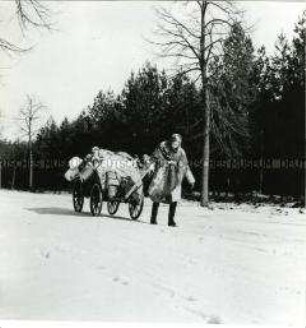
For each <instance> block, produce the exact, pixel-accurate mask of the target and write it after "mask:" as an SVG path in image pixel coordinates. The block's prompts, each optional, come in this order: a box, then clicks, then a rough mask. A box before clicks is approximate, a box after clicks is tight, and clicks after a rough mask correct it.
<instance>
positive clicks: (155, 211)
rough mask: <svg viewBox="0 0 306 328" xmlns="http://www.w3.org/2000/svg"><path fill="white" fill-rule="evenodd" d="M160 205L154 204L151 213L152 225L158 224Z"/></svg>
mask: <svg viewBox="0 0 306 328" xmlns="http://www.w3.org/2000/svg"><path fill="white" fill-rule="evenodd" d="M158 208H159V203H156V202H154V203H153V206H152V212H151V220H150V223H151V224H157V220H156V219H157V213H158Z"/></svg>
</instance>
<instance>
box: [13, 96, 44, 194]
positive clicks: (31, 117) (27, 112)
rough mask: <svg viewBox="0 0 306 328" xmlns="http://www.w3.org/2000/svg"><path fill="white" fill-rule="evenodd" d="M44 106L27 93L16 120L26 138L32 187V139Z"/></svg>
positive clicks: (35, 133)
mask: <svg viewBox="0 0 306 328" xmlns="http://www.w3.org/2000/svg"><path fill="white" fill-rule="evenodd" d="M45 108H46V107H45V106H44V105H43V104H42V103H41V102H40V101H39V100H37V99H36V98H35V97H34V96H29V95H27V97H26V103H25V105H24V106H23V107H22V108H21V109H20V111H19V115H18V118H17V119H18V120H19V122H20V129H21V131H22V132H23V135H24V136H25V137H26V138H27V142H28V151H29V159H28V160H29V188H30V189H33V140H34V138H35V136H36V135H37V132H38V130H39V121H40V120H41V115H42V111H43V110H44V109H45Z"/></svg>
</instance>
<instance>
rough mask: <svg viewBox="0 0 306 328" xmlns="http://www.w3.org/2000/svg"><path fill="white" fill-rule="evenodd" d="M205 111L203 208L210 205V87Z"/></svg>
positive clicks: (205, 92) (206, 94) (206, 89)
mask: <svg viewBox="0 0 306 328" xmlns="http://www.w3.org/2000/svg"><path fill="white" fill-rule="evenodd" d="M204 95H205V96H204V97H205V109H204V131H203V132H204V140H203V163H202V190H201V206H203V207H204V206H205V207H207V206H208V205H209V158H210V148H209V137H210V100H209V91H208V87H207V86H206V87H205V91H204Z"/></svg>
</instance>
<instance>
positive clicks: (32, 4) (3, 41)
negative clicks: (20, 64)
mask: <svg viewBox="0 0 306 328" xmlns="http://www.w3.org/2000/svg"><path fill="white" fill-rule="evenodd" d="M14 5H15V12H16V17H17V19H18V24H19V27H20V30H21V31H22V33H23V34H24V33H25V31H26V30H27V29H29V28H30V27H34V28H43V29H51V27H52V23H51V19H50V9H49V8H48V7H47V6H46V5H45V4H43V3H42V1H40V0H14ZM0 49H1V50H2V51H4V52H7V53H11V52H24V51H27V50H29V49H31V48H22V47H19V46H18V45H16V44H14V43H13V42H11V41H8V40H7V37H5V36H0Z"/></svg>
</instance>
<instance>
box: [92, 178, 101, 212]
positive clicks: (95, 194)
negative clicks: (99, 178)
mask: <svg viewBox="0 0 306 328" xmlns="http://www.w3.org/2000/svg"><path fill="white" fill-rule="evenodd" d="M102 202H103V199H102V189H101V187H100V185H99V184H98V183H95V184H94V185H93V186H92V188H91V192H90V212H91V214H92V215H93V216H99V215H100V214H101V210H102Z"/></svg>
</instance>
